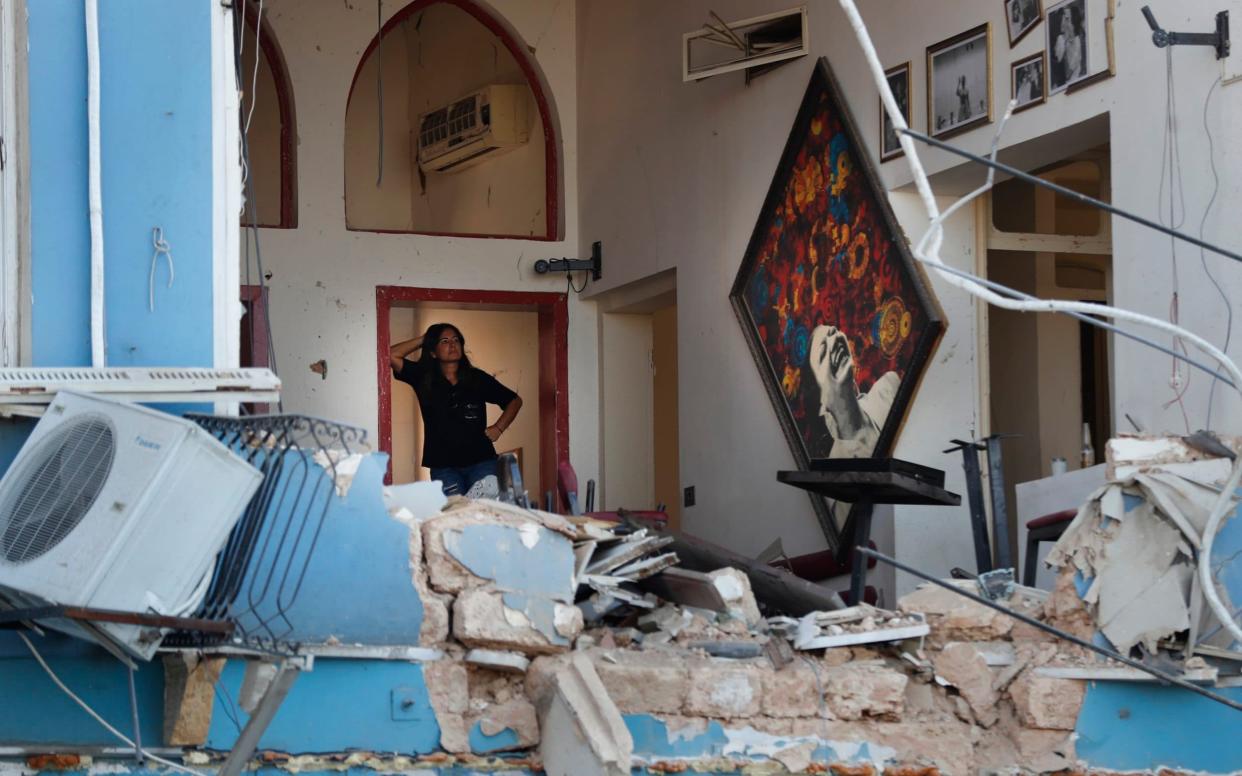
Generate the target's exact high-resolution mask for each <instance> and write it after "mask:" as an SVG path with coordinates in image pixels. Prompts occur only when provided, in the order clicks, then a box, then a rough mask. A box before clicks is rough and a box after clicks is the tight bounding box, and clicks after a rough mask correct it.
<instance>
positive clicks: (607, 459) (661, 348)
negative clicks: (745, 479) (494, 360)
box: [596, 274, 682, 530]
mask: <svg viewBox="0 0 1242 776" xmlns="http://www.w3.org/2000/svg"><path fill="white" fill-rule="evenodd" d="M668 281H672V282H675V279H674V277H673V276H672V275H671V274H670V275H669V276H668V278H667V279H666V280H665V281H662V282H661V283H660V284H659V290H658V292H656V293H651V294H650V295H648V293H647V292H650V291H651V289H650V288H647V289H646V291H645V292H639V293H637V294H636V293H635V292H634V290H633V289H618V290H617V291H615V292H610V294H609V295H608V296H607V298H606V299H604V300H602V301H601V310H603V311H604V314H603V315H602V316H601V319H600V354H601V379H600V393H601V397H600V398H601V412H600V418H601V420H600V425H601V429H600V430H601V439H602V444H601V453H600V457H601V467H602V470H603V483H602V487H601V488H600V494H599V495H600V499H599V503H598V504H597V505H596V508H597V509H602V510H610V511H615V510H617V509H633V510H645V509H653V508H656V507H660V506H662V507H663V509H664V512H665V513H666V514H667V515H668V519H669V526H670V527H671V528H673V529H675V530H676V529H679V528H680V525H681V503H682V492H681V474H680V442H679V438H678V412H677V405H678V399H677V363H678V358H677V292H676V289H675V287H673V286H672V285H670V284H669V282H668ZM635 296H639V298H638V300H637V301H635V299H634V297H635Z"/></svg>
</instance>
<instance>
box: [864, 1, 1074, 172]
mask: <svg viewBox="0 0 1242 776" xmlns="http://www.w3.org/2000/svg"><path fill="white" fill-rule="evenodd" d="M1003 2H1004V4H1005V23H1006V27H1007V32H1008V33H1009V47H1010V48H1013V47H1014V46H1016V45H1017V44H1018V42H1019V41H1021V40H1022V39H1023V38H1025V37H1026V36H1027V35H1028V34H1030V33H1031V32H1032V31H1033V30H1035V28H1037V27H1038V26H1039V24H1040V23H1041V22H1044V21H1045V20H1046V21H1047V24H1046V25H1045V38H1044V40H1045V47H1044V50H1042V51H1039V52H1036V53H1035V54H1032V55H1030V56H1028V57H1023V58H1022V59H1019V60H1018V61H1016V62H1014V63H1013V64H1012V65H1010V66H1009V89H1010V94H1011V95H1012V97H1013V99H1015V100H1017V105H1016V107H1015V108H1014V111H1015V112H1017V111H1022V110H1026V109H1027V108H1033V107H1035V106H1036V105H1040V104H1042V103H1043V102H1044V101H1045V100H1046V99H1047V97H1048V95H1050V94H1056V93H1058V92H1063V91H1065V90H1066V89H1067V88H1068V87H1070V86H1071V85H1073V84H1076V83H1078V82H1080V81H1084V80H1086V79H1088V78H1090V77H1091V76H1090V75H1089V73H1090V66H1089V64H1088V52H1089V48H1090V47H1089V46H1088V45H1087V40H1088V38H1087V33H1088V30H1087V0H1056V2H1053V3H1052V4H1051V5H1049V6H1048V8H1047V12H1046V13H1045V9H1044V7H1043V4H1044V0H1003ZM885 76H886V77H887V78H888V85H889V87H890V88H891V89H892V90H893V96H894V97H896V99H897V105H898V106H899V107H900V108H901V110H902V112H903V113H904V114H905V119H906V123H907V124H909V125H911V126H913V120H912V119H913V112H912V110H911V99H910V97H911V92H912V84H913V80H912V78H911V67H910V63H909V62H905V63H903V64H900V65H897V66H896V67H893V68H890V69H889V70H887V71H885ZM992 102H993V101H992V26H991V24H990V23H985V24H981V25H979V26H978V27H974V28H972V29H969V30H967V31H965V32H963V33H960V34H958V35H954V36H953V37H951V38H948V39H947V40H942V41H940V42H939V43H936V44H934V45H932V46H928V47H927V127H928V132H927V133H928V134H929V135H931V136H932V137H936V138H946V137H949V136H951V135H955V134H957V133H959V132H965V131H967V130H970V129H974V128H975V127H978V126H980V125H983V124H988V123H990V122H991V121H992ZM901 155H902V150H901V145H900V143H899V142H898V139H897V133H896V131H895V130H894V128H893V123H892V121H890V120H889V117H888V114H887V113H886V112H885V111H884V107H883V105H881V106H880V161H882V162H886V161H888V160H890V159H896V158H897V157H899V156H901Z"/></svg>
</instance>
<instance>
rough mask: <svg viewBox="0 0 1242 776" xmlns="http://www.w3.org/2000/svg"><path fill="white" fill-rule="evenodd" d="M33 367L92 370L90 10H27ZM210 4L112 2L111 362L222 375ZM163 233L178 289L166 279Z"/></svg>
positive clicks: (106, 78)
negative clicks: (152, 280) (150, 291)
mask: <svg viewBox="0 0 1242 776" xmlns="http://www.w3.org/2000/svg"><path fill="white" fill-rule="evenodd" d="M27 8H28V10H29V20H30V21H29V47H30V84H29V86H30V128H31V133H30V134H31V141H30V147H31V148H30V151H31V253H32V262H31V264H32V290H33V300H34V301H33V307H32V344H33V353H32V360H33V363H34V364H36V365H40V366H61V365H83V364H89V363H90V222H89V214H88V204H87V128H86V49H85V46H86V33H85V21H84V16H83V8H82V3H81V2H80V1H79V0H40V1H39V2H37V3H28V4H27ZM210 13H211V5H210V3H208V2H205V1H203V0H181V1H180V2H166V1H165V0H126V2H120V3H117V2H106V3H101V4H100V18H99V27H100V60H101V67H100V82H101V87H100V102H101V152H102V156H103V161H102V176H103V177H102V188H103V197H104V202H103V207H104V242H105V254H106V256H105V263H106V266H105V275H106V281H105V282H106V297H107V340H108V361H109V364H110V365H114V366H126V365H178V366H209V365H211V363H212V360H213V347H212V325H211V324H212V283H211V279H212V261H213V259H212V173H213V170H212V156H211V154H212V144H211V128H212V117H211V109H212V100H211V23H210V22H211V19H210ZM156 226H159V227H162V228H163V230H164V235H165V238H166V239H167V240H168V241H169V244H170V245H171V247H172V253H173V256H174V259H175V261H176V269H177V272H176V282H175V284H174V286H173V288H171V289H169V288H166V287H165V284H166V282H167V279H168V274H167V266H166V264H165V263H164V262H163V260H161V264H160V267H159V271H158V273H157V289H156V309H155V312H154V313H152V312H150V311H149V310H148V306H147V278H148V271H149V267H150V261H151V255H152V252H153V248H152V244H151V230H152V228H153V227H156Z"/></svg>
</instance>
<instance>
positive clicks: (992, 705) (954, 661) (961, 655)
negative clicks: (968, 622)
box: [932, 641, 999, 727]
mask: <svg viewBox="0 0 1242 776" xmlns="http://www.w3.org/2000/svg"><path fill="white" fill-rule="evenodd" d="M932 664H933V665H934V666H935V668H936V676H938V677H939V678H941V679H943V680H944V681H946V682H948V683H949V684H951V685H953V686H954V687H956V688H957V690H958V692H960V693H961V694H962V697H963V698H965V699H966V703H968V704H970V710H971V711H972V712H973V713H974V715H975V719H976V720H978V722H979V724H980V725H983V726H984V727H991V726H992V725H994V724H996V720H997V711H996V702H997V700H999V699H998V697H997V694H996V691H995V690H994V689H992V671H991V669H989V668H988V661H987V658H986V657H984V655H983V653H982V652H981V651H980V650H979V649H978V648H977V647H975V645H973V644H967V643H964V642H960V641H959V642H956V643H953V644H950V645H948V646H946V647H945V648H944V649H943V650H941V651H940V652H937V653H935V654H933V655H932Z"/></svg>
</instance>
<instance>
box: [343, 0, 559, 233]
mask: <svg viewBox="0 0 1242 776" xmlns="http://www.w3.org/2000/svg"><path fill="white" fill-rule="evenodd" d="M477 94H486V95H487V96H486V97H485V98H480V101H479V102H477V103H468V102H467V100H468V98H470V97H471V96H472V95H477ZM485 100H490V101H491V103H490V107H489V108H488V109H487V110H486V111H484V110H483V109H482V107H481V106H482V104H483V102H484V101H485ZM470 104H473V105H475V106H476V109H475V110H465V111H463V110H462V108H458V109H456V110H455V109H453V108H450V107H449V106H453V105H457V106H466V105H470ZM441 108H446V109H447V110H446V111H445V113H444V114H442V115H441V118H443V119H447V123H448V124H449V125H451V126H449V127H445V126H437V125H436V123H435V118H434V117H433V118H427V117H428V116H430V115H432V114H435V112H436V111H437V110H438V109H441ZM471 120H474V121H476V122H478V123H476V127H481V126H483V122H490V124H488V126H490V128H491V130H490V132H482V131H477V132H472V131H467V132H465V133H464V134H463V133H462V132H461V131H460V129H461V126H462V124H463V122H464V123H467V124H468V123H469V121H471ZM555 125H556V119H555V114H554V112H553V110H552V107H551V103H550V101H549V99H548V96H547V92H546V88H545V86H544V84H543V82H542V79H541V77H540V76H539V73H538V71H537V69H536V65H535V64H534V62H533V61H532V60H531V59H530V56H529V53H528V51H527V49H526V47H525V45H524V44H523V43H521V42H520V41H519V40H518V39H517V38H516V36H515V33H513V31H512V30H511V29H509V27H508V26H507V25H506V24H505V23H504V22H503V21H502V20H500V19H497V18H496V17H494V16H493V15H492V14H491V13H490V11H488V10H487V9H485V8H483V7H481V6H479V5H476V4H475V3H473V2H470V0H416V2H413V3H411V4H410V5H408V6H406V7H405V8H403V9H402V10H401V11H400V12H398V13H397V14H396V15H394V16H393V17H392V19H390V20H389V21H388V22H387V24H385V25H384V27H383V29H382V31H381V33H380V34H379V35H378V36H377V37H376V38H375V39H373V40H372V41H371V45H370V46H369V47H368V48H367V50H366V51H365V52H364V53H363V55H362V58H361V60H360V61H359V65H358V68H357V70H356V71H355V73H354V82H353V85H352V88H351V89H350V97H349V102H348V104H347V106H346V111H345V221H346V226H347V228H349V229H351V230H358V231H374V232H413V233H419V234H439V235H461V236H473V237H518V238H526V239H536V240H555V239H559V234H558V232H559V229H560V226H559V212H558V210H559V208H558V202H559V200H558V197H559V186H560V169H559V168H560V165H559V164H558V158H557V148H558V143H557V127H556V126H555ZM420 129H421V130H423V132H422V135H423V137H424V141H423V149H422V150H423V158H422V159H421V160H420V139H419V138H420ZM437 132H438V134H437ZM523 134H524V136H525V137H524V139H523V138H522V137H521V136H522V135H523ZM484 135H486V137H484ZM435 137H438V138H440V139H441V140H443V139H445V138H447V142H448V143H453V144H454V145H453V146H452V147H451V148H450V147H449V146H447V145H446V144H445V143H441V144H440V145H439V146H438V147H437V148H434V149H432V148H429V147H427V145H428V141H430V140H432V139H433V138H435ZM463 149H465V150H463ZM435 154H439V155H438V156H437V155H435Z"/></svg>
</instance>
